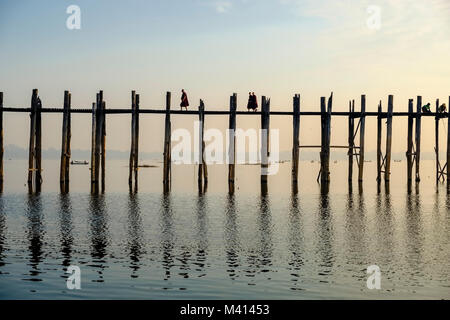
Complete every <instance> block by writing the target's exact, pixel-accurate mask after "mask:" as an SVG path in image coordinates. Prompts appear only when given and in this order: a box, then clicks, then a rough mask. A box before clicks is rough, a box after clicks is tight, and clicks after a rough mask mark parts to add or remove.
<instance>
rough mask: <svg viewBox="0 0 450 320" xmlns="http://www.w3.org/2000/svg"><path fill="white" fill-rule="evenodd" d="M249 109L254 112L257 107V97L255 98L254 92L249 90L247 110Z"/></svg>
mask: <svg viewBox="0 0 450 320" xmlns="http://www.w3.org/2000/svg"><path fill="white" fill-rule="evenodd" d="M250 109H251V110H253V111H255V112H256V110H257V109H258V99H257V98H256V96H255V93H254V92H249V93H248V103H247V110H248V111H250Z"/></svg>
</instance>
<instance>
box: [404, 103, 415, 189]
mask: <svg viewBox="0 0 450 320" xmlns="http://www.w3.org/2000/svg"><path fill="white" fill-rule="evenodd" d="M413 104H414V100H413V99H409V101H408V149H407V151H406V161H407V170H408V172H407V175H408V182H411V181H412V169H413V125H414V115H413Z"/></svg>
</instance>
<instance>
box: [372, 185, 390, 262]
mask: <svg viewBox="0 0 450 320" xmlns="http://www.w3.org/2000/svg"><path fill="white" fill-rule="evenodd" d="M383 197H384V199H383ZM390 197H391V196H390V194H389V193H388V192H386V193H385V194H384V195H383V194H377V197H376V204H375V220H376V222H375V223H376V226H375V228H376V232H375V234H376V235H377V248H376V249H373V250H372V251H371V252H372V254H373V257H372V259H373V263H375V262H377V263H376V264H378V265H379V263H382V264H385V265H389V264H390V263H391V261H392V259H393V257H392V253H393V252H395V249H394V248H393V246H394V241H393V235H394V228H393V221H392V219H393V217H392V205H391V198H390ZM380 254H381V256H380ZM379 266H380V267H381V265H379Z"/></svg>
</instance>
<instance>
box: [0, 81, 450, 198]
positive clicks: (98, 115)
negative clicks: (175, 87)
mask: <svg viewBox="0 0 450 320" xmlns="http://www.w3.org/2000/svg"><path fill="white" fill-rule="evenodd" d="M360 104H361V106H360V111H359V112H356V111H355V101H354V100H352V101H350V103H349V111H348V113H345V115H348V145H347V146H332V145H331V143H330V142H331V117H332V114H333V112H332V107H333V94H331V96H330V97H329V98H328V100H327V98H326V97H321V99H320V113H319V115H320V116H321V144H320V146H306V145H303V146H302V145H300V116H301V115H317V113H314V112H301V111H300V95H298V94H296V95H295V96H294V98H293V112H286V114H290V115H292V119H293V147H292V185H293V187H294V189H295V190H297V184H298V169H299V156H300V149H302V148H320V171H319V176H318V181H320V183H321V184H322V185H324V186H325V187H326V186H327V185H328V184H329V182H330V165H329V164H330V150H331V149H332V148H344V149H347V150H348V180H349V181H352V180H353V167H354V158H356V162H357V167H358V181H360V182H361V181H362V180H363V176H364V174H363V173H364V142H365V120H366V117H367V116H374V115H375V116H377V181H378V182H381V181H382V176H383V175H384V180H385V182H386V183H389V181H390V177H391V157H392V119H393V116H394V112H393V107H394V97H393V95H389V97H388V103H387V112H383V111H382V102H381V101H380V103H379V106H378V112H377V113H376V114H374V113H367V112H366V97H365V95H362V96H361V102H360ZM449 105H450V98H449ZM413 108H414V100H413V99H410V100H409V102H408V112H407V117H408V134H407V152H406V158H407V177H408V186H409V185H410V183H411V181H413V168H414V166H415V181H416V182H420V152H421V150H420V147H421V141H420V140H421V120H422V116H423V114H422V97H421V96H418V97H417V101H416V108H417V110H416V112H414V111H413ZM10 109H11V108H10ZM438 109H439V100H437V101H436V112H435V113H434V116H435V154H436V183H438V182H440V181H444V180H445V178H446V176H448V173H449V166H448V163H450V116H449V113H439V110H438ZM4 110H6V109H4V107H3V93H2V92H0V132H1V134H0V185H1V186H0V187H1V190H3V150H4V149H3V112H4ZM7 111H12V110H7ZM42 112H43V110H42V102H41V100H40V98H39V95H38V90H37V89H34V90H33V93H32V98H31V108H30V139H29V150H28V152H29V159H28V190H29V192H30V193H33V192H40V190H41V185H42V175H41V173H42V124H41V123H42V122H41V118H42V117H41V114H42ZM53 112H54V111H53ZM57 112H62V113H63V124H62V144H61V164H60V186H61V192H69V180H70V175H69V168H70V159H71V147H70V143H71V113H73V112H75V110H72V109H71V94H70V92H69V91H65V92H64V106H63V109H62V110H60V111H59V110H57ZM106 113H108V112H107V110H106V103H105V101H104V98H103V91H99V92H98V93H97V95H96V102H95V103H93V104H92V141H91V161H90V162H91V168H90V169H91V191H92V192H93V193H98V192H99V191H102V192H103V191H104V190H105V162H106V116H105V115H106ZM126 113H131V147H130V160H129V179H128V183H129V187H130V190H135V191H137V189H138V169H139V162H138V159H139V114H140V108H139V94H136V92H135V91H132V93H131V110H129V111H127V112H126ZM171 113H172V112H171V93H170V92H167V94H166V108H165V133H164V152H163V159H164V161H163V163H164V167H163V190H164V192H169V191H170V188H171V174H172V172H171V163H172V159H171V130H172V127H171ZM227 114H228V115H229V129H230V134H231V136H230V137H229V138H230V148H229V150H228V156H229V159H230V162H231V163H230V164H229V168H228V185H229V191H230V193H233V192H234V189H235V162H236V155H235V143H236V141H235V136H234V132H235V130H236V114H237V94H233V95H232V96H231V97H230V110H229V112H227ZM258 114H260V115H261V129H263V131H264V130H265V131H266V132H269V129H270V99H268V98H266V97H264V96H263V97H262V103H261V112H260V113H258ZM277 114H283V113H281V112H277ZM341 115H344V114H342V113H341ZM198 116H199V121H200V124H201V127H200V135H199V139H200V141H199V143H200V147H201V152H200V153H199V159H196V160H198V163H199V166H198V186H199V190H200V191H202V192H203V191H205V190H206V188H207V185H208V170H207V165H206V162H205V154H204V149H205V142H204V135H203V131H204V123H205V106H204V103H203V101H202V100H200V105H199V108H198ZM444 118H447V122H448V124H449V126H448V137H447V163H446V164H444V165H441V163H440V160H439V121H440V120H441V119H444ZM383 119H386V141H385V151H384V154H383V151H382V131H383V124H382V121H383ZM355 120H358V122H357V123H356V127H355ZM414 122H415V123H414ZM414 124H415V136H414V135H413V133H414ZM358 133H359V145H356V140H357V138H356V137H357V135H358ZM262 137H263V139H264V142H263V143H262V145H266V146H267V147H266V148H261V188H262V190H267V173H266V170H264V169H267V166H268V161H267V159H268V157H269V155H270V144H269V142H270V141H269V137H270V135H269V134H266V135H263V136H262ZM447 183H448V186H449V187H450V181H449V180H448V179H447Z"/></svg>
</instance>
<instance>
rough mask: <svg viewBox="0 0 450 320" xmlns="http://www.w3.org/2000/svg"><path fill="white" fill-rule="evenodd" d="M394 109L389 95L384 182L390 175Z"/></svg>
mask: <svg viewBox="0 0 450 320" xmlns="http://www.w3.org/2000/svg"><path fill="white" fill-rule="evenodd" d="M393 109H394V96H393V95H389V98H388V111H387V128H386V160H385V172H384V181H385V182H389V181H390V175H391V153H392V112H393Z"/></svg>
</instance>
